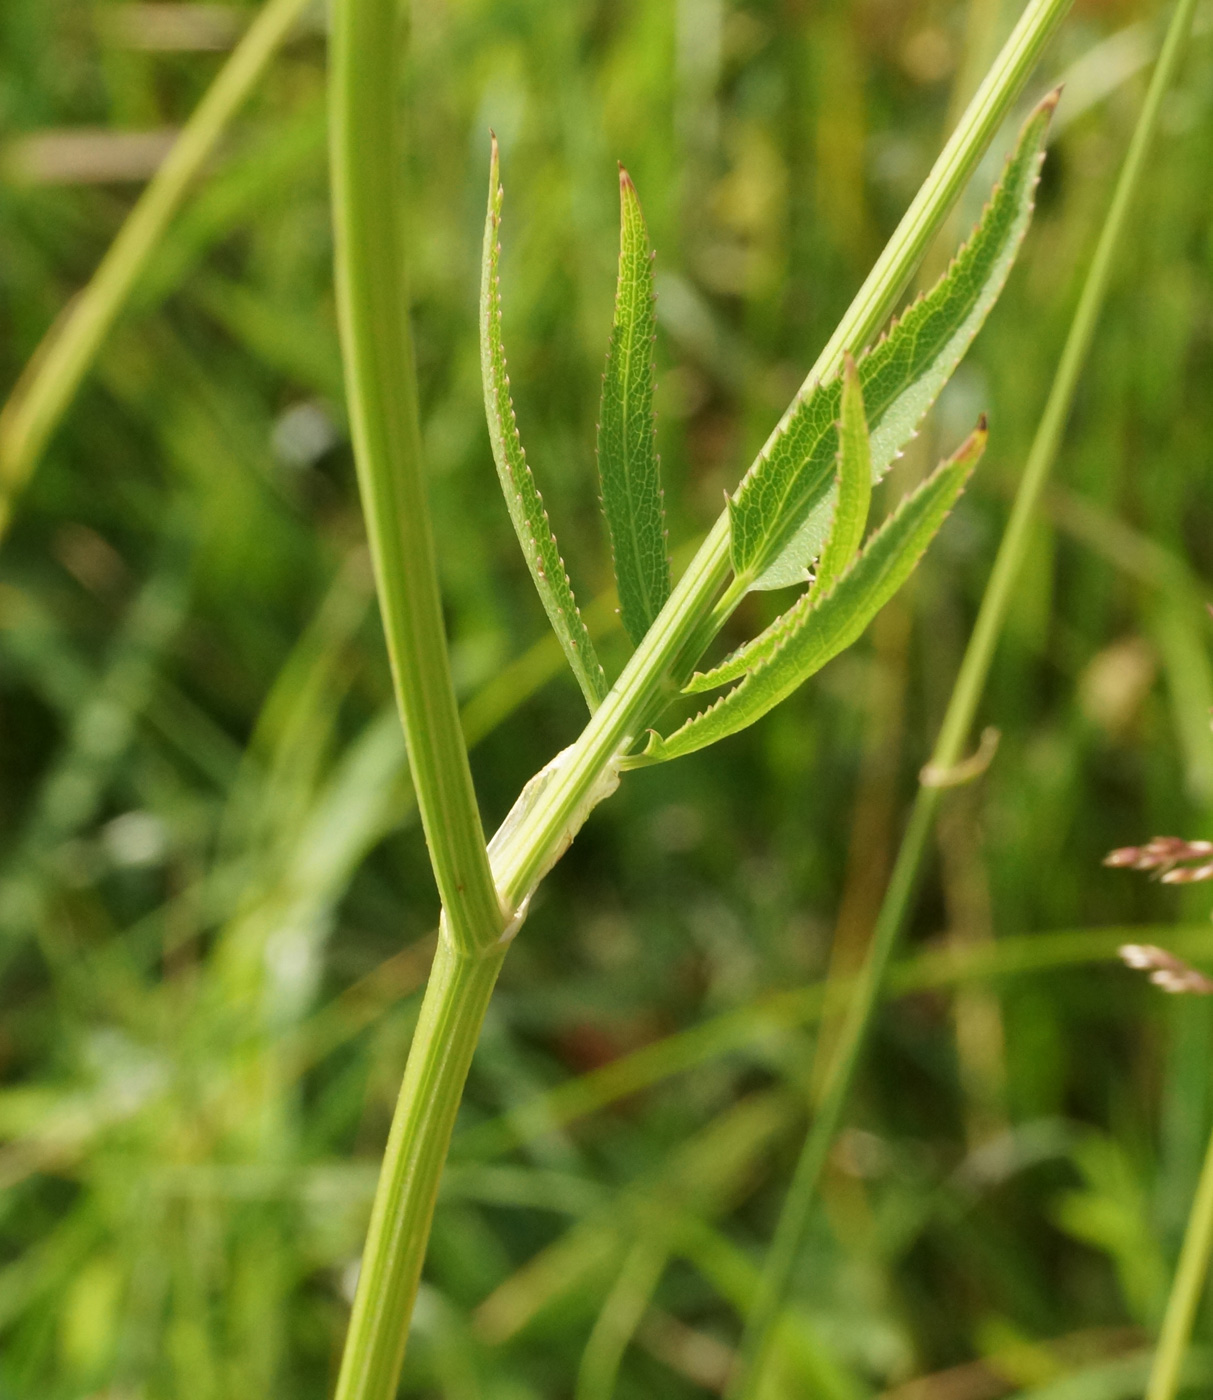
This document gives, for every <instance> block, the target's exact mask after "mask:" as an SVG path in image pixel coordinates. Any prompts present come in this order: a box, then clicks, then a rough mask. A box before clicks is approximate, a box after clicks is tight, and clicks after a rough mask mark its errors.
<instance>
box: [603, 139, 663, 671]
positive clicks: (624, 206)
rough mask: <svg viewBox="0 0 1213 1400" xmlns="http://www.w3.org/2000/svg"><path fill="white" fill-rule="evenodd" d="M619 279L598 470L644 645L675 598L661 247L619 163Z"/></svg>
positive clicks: (628, 609)
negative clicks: (656, 261) (657, 271)
mask: <svg viewBox="0 0 1213 1400" xmlns="http://www.w3.org/2000/svg"><path fill="white" fill-rule="evenodd" d="M619 207H620V235H619V282H618V286H617V289H616V293H615V322H614V325H613V327H612V329H611V340H610V344H609V346H608V347H607V357H606V371H605V373H604V374H603V376H602V409H601V414H600V417H599V424H598V475H599V480H600V482H601V485H602V508H603V512H604V514H605V515H606V522H607V532H608V534H609V535H610V540H611V556H612V558H613V559H614V562H615V581H616V583H617V585H618V588H619V612H620V616H621V618H622V620H623V626H624V630H625V631H626V632H627V634H628V636H629V637H630V638H631V639H632V642H633V644H635V645H638V644H639V643H640V640H641V638H642V637H643V636H644V634H645V633H646V632H647V631H648V630H649V627H650V626H651V625H652V622H653V619H654V618H655V617H656V616H657V614H658V613H659V612H660V611H661V609H662V606H663V605H664V603H665V601H666V599H667V598H668V597H669V596H670V561H669V559H668V557H667V555H666V533H665V508H664V505H663V501H662V493H661V471H660V463H659V460H658V457H657V451H656V446H655V442H654V435H655V432H656V429H655V424H654V418H653V384H654V372H653V340H654V337H655V336H656V334H657V311H656V300H655V293H654V291H653V249H652V247H651V245H650V243H649V234H648V230H647V229H646V228H645V223H644V215H643V214H642V212H641V209H640V200H639V198H638V197H637V194H636V187H635V186H634V185H633V184H632V181H631V179H630V177H629V176H628V173H627V171H626V170H624V168H623V166H620V167H619Z"/></svg>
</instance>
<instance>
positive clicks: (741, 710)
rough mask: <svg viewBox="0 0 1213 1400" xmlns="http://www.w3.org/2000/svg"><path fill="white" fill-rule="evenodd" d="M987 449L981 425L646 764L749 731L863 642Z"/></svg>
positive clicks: (651, 749)
mask: <svg viewBox="0 0 1213 1400" xmlns="http://www.w3.org/2000/svg"><path fill="white" fill-rule="evenodd" d="M985 443H986V431H985V425H984V423H982V424H981V425H980V426H979V427H978V429H977V431H976V432H974V433H972V434H971V435H970V436H969V437H968V438H967V439H966V441H965V442H964V443H963V444H962V445H961V447H960V449H959V451H957V452H956V453H955V455H954V456H952V457H949V458H948V459H947V461H945V462H943V463H941V464H940V466H938V467H937V468H936V469H935V471H934V472H933V473H932V474H931V475H930V476H929V477H928V478H927V480H926V481H924V482H923V483H922V485H921V486H920V487H919V488H918V489H917V490H916V491H915V492H914V493H913V495H911V496H909V497H907V498H906V500H904V501H903V502H902V503H901V505H900V506H899V507H898V508H897V510H896V511H895V512H894V514H893V515H891V516H890V517H889V519H888V520H886V521H885V523H884V524H883V525H882V526H881V527H880V529H879V530H878V531H877V532H876V533H875V534H874V535H873V536H872V538H871V539H870V540H869V541H868V543H867V544H866V545H865V546H864V548H863V550H862V551H861V552H860V554H859V555H858V556H857V557H856V559H855V560H854V562H853V563H852V564H851V565H850V567H849V568H848V569H847V570H846V572H845V573H843V574H842V576H841V577H840V578H839V579H838V581H837V583H836V584H835V585H834V587H833V589H832V590H831V591H830V592H829V593H825V594H821V593H818V592H817V591H816V590H814V591H813V592H811V593H806V594H805V595H804V596H803V597H802V598H801V599H800V600H799V602H797V603H796V605H795V606H794V607H792V608H790V609H789V610H788V611H787V612H786V613H784V614H783V616H782V617H780V618H777V619H776V621H775V622H773V623H772V624H771V626H770V627H768V628H767V630H766V631H765V632H764V633H763V634H762V635H761V636H760V637H757V638H755V640H754V641H753V642H751V643H750V645H749V647H747V648H745V649H743V653H739V654H738V657H737V658H734V659H733V660H732V661H731V662H729V663H726V664H725V666H723V667H718V668H717V670H716V671H715V672H714V673H710V674H711V675H713V676H715V677H716V684H722V683H723V682H724V680H727V679H732V678H733V676H734V675H736V674H737V667H738V664H739V663H740V662H741V661H745V662H746V663H747V670H746V674H745V678H744V679H743V680H742V681H741V683H740V684H739V685H737V686H735V687H734V688H733V689H732V690H730V691H729V692H728V694H727V695H724V696H722V697H721V699H719V700H717V701H716V703H715V704H714V705H712V706H711V707H710V708H708V709H707V710H704V711H703V712H702V713H701V714H698V715H696V716H695V717H694V718H693V719H690V720H688V721H687V722H686V723H685V724H684V725H683V726H682V727H681V728H680V729H677V730H675V732H674V733H673V734H671V735H670V737H669V738H666V739H663V738H662V737H661V735H659V734H656V733H652V734H650V737H649V742H648V746H647V747H646V749H645V750H644V753H643V755H642V756H641V757H642V759H646V760H648V761H649V762H653V763H661V762H664V761H665V760H666V759H671V758H679V757H681V756H682V755H683V754H688V753H694V752H695V751H696V750H697V749H702V748H706V747H707V746H708V745H709V744H714V743H716V742H718V741H719V740H720V739H724V738H727V737H728V735H730V734H735V733H737V731H738V730H740V729H745V728H746V727H747V726H749V725H751V724H753V723H754V721H755V720H757V719H760V718H761V717H762V716H763V715H765V714H766V713H767V711H768V710H770V709H773V708H774V707H775V706H776V705H778V704H779V702H780V701H781V700H783V699H785V698H786V697H787V696H789V695H790V694H791V693H792V691H794V690H795V689H796V688H797V686H799V685H801V684H802V683H803V682H804V681H806V680H807V679H808V678H809V677H810V676H811V675H813V674H814V672H816V671H819V670H820V669H821V668H822V667H823V666H824V665H825V664H826V662H827V661H829V660H831V659H832V658H833V657H835V656H837V655H838V653H839V652H840V651H844V650H845V649H846V648H847V647H849V646H850V645H851V644H852V643H853V642H855V641H857V640H858V639H859V636H860V635H861V633H862V632H863V631H864V629H865V628H866V627H867V625H868V623H869V622H871V620H872V618H873V617H875V616H876V614H877V613H878V612H879V611H880V609H881V608H882V607H884V605H885V604H886V603H887V602H888V601H889V599H890V598H891V597H892V596H893V594H894V593H896V592H897V590H898V589H899V588H900V587H901V585H902V584H903V583H904V582H905V581H906V579H907V578H908V577H909V576H910V574H911V572H912V571H913V569H914V567H915V565H916V564H917V563H918V561H919V559H921V558H922V555H923V553H924V552H925V550H926V548H927V546H928V545H929V544H930V542H931V540H932V539H933V538H934V536H935V535H936V533H937V532H938V530H939V527H940V526H941V525H942V524H943V522H944V520H945V519H946V517H947V514H948V512H949V511H950V510H951V509H952V506H953V505H954V504H955V502H956V498H957V497H958V496H959V495H960V493H961V491H962V490H963V489H964V485H965V482H966V481H967V480H968V478H969V474H970V473H971V472H972V470H973V468H974V467H975V466H976V465H977V461H978V459H979V458H980V457H981V454H982V452H983V451H984V450H985ZM726 672H727V674H726ZM703 679H704V681H706V680H707V679H708V678H707V677H705V678H703ZM701 688H702V687H701Z"/></svg>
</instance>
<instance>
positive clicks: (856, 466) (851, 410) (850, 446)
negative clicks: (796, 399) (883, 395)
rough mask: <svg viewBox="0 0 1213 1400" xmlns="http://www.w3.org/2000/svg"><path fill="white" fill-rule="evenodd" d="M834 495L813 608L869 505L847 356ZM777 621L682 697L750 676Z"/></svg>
mask: <svg viewBox="0 0 1213 1400" xmlns="http://www.w3.org/2000/svg"><path fill="white" fill-rule="evenodd" d="M838 443H839V445H838V489H837V493H836V495H837V499H836V501H835V503H834V512H833V520H832V521H831V524H830V534H829V537H828V538H827V540H826V544H825V549H824V550H823V551H822V555H821V559H820V560H819V561H818V565H817V572H816V577H815V578H814V580H813V592H812V600H811V602H812V604H813V605H815V604H816V603H817V602H818V601H819V600H820V599H822V598H823V597H824V596H825V595H826V594H827V593H829V592H830V590H831V589H832V588H833V587H834V584H835V583H836V582H837V581H838V578H839V576H840V575H841V574H843V573H844V572H845V571H846V569H847V567H848V566H849V565H850V563H851V561H852V559H854V557H855V555H856V553H857V552H858V550H859V546H860V545H861V544H862V543H863V532H864V527H865V526H866V525H867V521H868V511H869V509H870V508H871V504H872V444H871V439H870V438H869V436H868V424H867V420H866V419H865V418H864V414H863V390H862V389H861V388H860V384H859V371H858V369H857V367H856V365H855V361H854V359H853V358H852V357H851V355H850V354H849V353H848V354H847V355H846V358H845V360H844V362H843V385H842V417H841V419H840V420H839V424H838ZM781 623H782V619H778V620H777V621H776V622H774V623H772V624H771V626H770V627H768V628H767V629H766V631H765V632H763V633H762V634H761V635H760V636H758V637H755V638H754V639H753V640H752V641H749V642H747V643H746V644H745V645H744V646H742V647H738V649H737V650H736V651H735V652H734V653H733V654H732V655H731V656H728V657H726V658H725V659H724V660H723V661H722V662H721V663H720V665H719V666H715V667H713V668H712V670H710V671H707V672H703V671H696V672H695V674H694V675H693V676H692V677H691V679H690V681H689V682H688V683H687V684H686V685H685V686H683V694H684V695H696V694H699V693H700V692H702V691H705V690H716V689H717V688H718V687H719V686H722V685H725V684H727V683H728V682H729V681H735V680H738V679H739V678H740V677H741V676H744V675H745V673H746V672H747V671H752V670H753V669H754V667H755V666H757V665H758V663H759V662H760V661H763V660H765V659H766V657H768V656H770V654H771V653H772V652H773V651H774V650H775V648H776V647H778V646H779V645H780V643H781V642H782V640H783V636H784V633H783V631H782V629H781Z"/></svg>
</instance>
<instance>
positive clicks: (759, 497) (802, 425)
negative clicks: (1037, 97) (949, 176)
mask: <svg viewBox="0 0 1213 1400" xmlns="http://www.w3.org/2000/svg"><path fill="white" fill-rule="evenodd" d="M1056 103H1057V94H1056V93H1051V94H1050V95H1049V96H1048V97H1047V98H1046V99H1045V100H1044V101H1043V102H1041V103H1040V104H1039V105H1038V106H1037V107H1036V109H1035V110H1034V111H1033V112H1032V114H1031V116H1030V117H1029V118H1028V120H1027V122H1026V123H1025V124H1024V127H1023V130H1022V131H1021V133H1020V136H1019V140H1018V142H1017V143H1016V146H1015V149H1014V151H1012V153H1011V155H1010V156H1009V158H1008V160H1007V163H1006V166H1005V167H1004V169H1003V174H1002V178H1001V179H1000V181H999V182H998V184H997V185H996V186H995V189H994V192H993V194H992V195H991V197H990V201H989V203H988V204H987V205H986V207H985V210H984V211H983V213H982V217H981V220H980V222H979V223H978V225H977V228H976V230H975V231H974V233H973V236H972V237H971V238H970V239H969V241H968V242H967V243H966V244H965V245H964V246H963V247H962V248H961V250H960V252H959V253H957V255H956V257H955V258H954V259H953V261H952V264H951V266H950V267H949V268H948V270H947V272H946V273H945V274H944V276H943V277H942V278H940V280H939V281H938V282H937V283H936V284H935V286H934V287H933V288H932V289H931V291H930V292H928V293H927V294H926V296H924V297H922V298H920V299H919V300H918V301H916V302H915V303H914V304H913V305H912V306H911V307H910V308H909V310H908V311H906V312H905V314H904V315H903V316H901V317H900V318H899V319H898V320H897V321H896V322H894V324H893V326H892V327H891V328H890V330H889V332H888V334H887V335H886V336H884V337H883V338H882V339H881V340H880V341H879V342H878V343H877V344H876V345H874V346H873V347H872V348H871V349H870V350H868V351H867V352H866V353H865V354H864V355H862V356H861V357H860V360H859V379H860V384H861V385H862V388H863V398H864V405H865V408H866V412H867V420H868V425H869V429H870V432H871V450H872V475H873V479H874V480H879V479H880V478H881V477H882V476H883V475H884V473H885V471H886V470H887V469H888V467H889V464H890V463H891V462H892V461H893V459H894V458H895V457H896V456H897V454H898V453H899V452H900V451H901V449H902V448H903V447H904V446H905V444H906V443H907V442H908V441H909V439H910V438H911V437H913V435H914V432H915V430H916V429H917V427H918V424H919V423H920V422H921V420H922V417H923V415H924V414H925V413H926V412H927V410H928V409H929V408H930V406H931V404H932V403H934V401H935V398H936V396H937V395H938V393H939V391H940V390H941V389H942V388H943V386H944V385H945V384H946V383H947V381H948V379H949V378H950V377H951V375H952V373H953V371H954V370H955V369H956V366H957V365H958V364H959V363H960V360H961V358H962V357H963V355H964V353H965V351H966V350H967V349H968V348H969V346H970V344H971V343H972V341H973V338H974V337H975V336H976V334H977V332H978V331H979V330H980V329H981V326H982V323H983V322H984V321H985V318H986V316H987V315H988V314H989V312H990V309H991V307H993V305H994V303H995V302H996V301H997V300H998V297H999V294H1000V293H1001V291H1002V288H1003V286H1004V285H1005V283H1006V280H1007V276H1008V274H1009V273H1010V270H1011V266H1012V264H1013V263H1014V261H1015V257H1016V254H1017V253H1018V251H1019V248H1020V245H1021V243H1022V242H1023V237H1024V234H1025V233H1026V232H1027V228H1028V224H1029V222H1030V220H1031V217H1032V209H1033V201H1034V196H1035V191H1036V183H1037V180H1038V178H1039V174H1040V165H1041V161H1042V159H1043V156H1044V139H1045V134H1046V132H1047V130H1048V125H1049V118H1050V116H1051V115H1052V112H1053V108H1054V107H1055V106H1056ZM841 406H842V380H841V377H838V376H836V377H834V378H832V379H829V380H827V381H826V382H825V383H818V384H816V385H814V386H813V387H812V388H811V389H809V391H808V392H807V393H806V394H804V396H803V397H802V398H801V399H800V400H799V402H798V403H797V404H796V406H795V408H794V410H793V411H792V413H791V414H790V416H789V417H788V420H787V422H786V424H785V425H784V428H783V431H782V432H781V433H780V434H779V436H778V437H777V438H776V439H775V441H774V442H773V443H771V444H770V445H769V447H768V448H767V449H766V450H765V451H764V452H763V454H762V455H761V456H760V457H759V459H758V461H757V462H756V463H755V464H754V466H753V467H752V468H751V469H750V471H749V472H748V473H747V474H746V477H745V479H744V480H743V481H742V483H741V485H740V487H739V488H738V490H737V493H736V494H735V495H734V497H733V499H732V500H731V501H730V503H729V521H730V529H731V550H732V562H733V569H734V572H735V573H736V575H737V577H738V578H746V579H752V580H753V581H754V582H753V584H752V586H753V587H755V588H760V589H762V588H782V587H785V586H787V585H788V584H791V583H795V582H798V581H800V580H802V579H803V578H804V576H805V575H804V571H805V569H806V567H807V565H808V564H809V563H810V562H811V561H812V560H813V559H814V558H815V557H816V555H817V554H818V553H819V552H820V549H821V546H822V543H823V541H824V539H825V536H826V532H827V530H828V521H829V514H828V512H829V504H828V501H827V495H828V492H829V489H830V484H831V481H832V478H833V467H834V460H835V454H836V452H837V450H838V431H837V422H838V417H839V413H840V411H841Z"/></svg>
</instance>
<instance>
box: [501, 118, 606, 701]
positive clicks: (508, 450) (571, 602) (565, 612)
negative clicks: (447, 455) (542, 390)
mask: <svg viewBox="0 0 1213 1400" xmlns="http://www.w3.org/2000/svg"><path fill="white" fill-rule="evenodd" d="M503 195H504V192H503V190H502V187H501V178H500V162H499V157H498V151H497V138H496V137H495V136H494V137H493V151H492V159H491V161H490V165H489V207H488V215H487V217H486V219H485V225H484V260H483V265H482V272H481V282H480V373H481V377H482V379H483V381H484V407H485V414H486V416H487V418H488V424H489V439H490V441H491V442H492V445H493V460H494V462H496V464H497V475H498V477H499V479H500V481H501V490H502V493H503V494H504V496H505V503H506V506H507V508H508V510H509V512H510V519H511V520H512V521H513V524H514V532H515V534H516V535H517V536H518V543H519V544H520V545H521V546H522V553H523V556H524V557H525V559H526V563H527V568H528V569H530V571H531V577H532V578H533V579H534V580H535V587H536V589H538V591H539V597H540V601H541V602H542V603H543V607H544V611H545V612H546V613H547V615H548V621H549V622H550V623H551V624H552V630H553V631H554V632H555V633H556V637H557V640H558V641H559V642H560V645H561V647H562V649H563V651H564V654H565V656H566V657H567V658H568V662H569V665H570V666H571V667H572V668H573V674H574V675H575V676H576V677H577V683H578V685H580V687H581V690H582V694H583V695H584V696H585V699H586V704H587V705H589V707H590V710H591V712H593V711H594V710H595V709H597V707H598V705H599V704H600V703H601V702H602V700H603V698H604V697H605V695H606V693H607V683H606V676H605V675H604V674H603V670H602V666H601V664H600V663H599V661H598V655H597V653H596V652H595V650H594V644H593V642H592V641H591V640H590V634H589V632H587V631H586V626H585V623H584V622H583V621H582V618H581V614H580V613H579V612H578V610H577V602H576V599H575V598H574V597H573V589H572V585H571V584H570V583H569V576H568V574H567V573H566V572H565V567H564V560H563V559H562V558H561V557H560V548H559V546H558V545H557V543H556V537H555V535H554V534H553V533H552V527H551V524H550V522H549V520H548V514H547V511H546V510H545V509H544V505H543V497H542V496H541V495H540V494H539V488H538V486H537V485H536V484H535V478H534V476H533V475H532V474H531V468H530V466H529V464H528V463H527V460H526V453H525V452H524V451H523V447H522V439H521V437H520V436H519V434H518V424H517V421H516V420H515V417H514V402H513V399H512V398H511V397H510V377H509V374H508V373H507V371H506V363H505V348H504V345H503V343H502V336H501V291H500V285H499V280H498V262H499V258H500V253H501V245H500V243H499V242H498V235H499V232H500V228H501V204H502V199H503Z"/></svg>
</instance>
